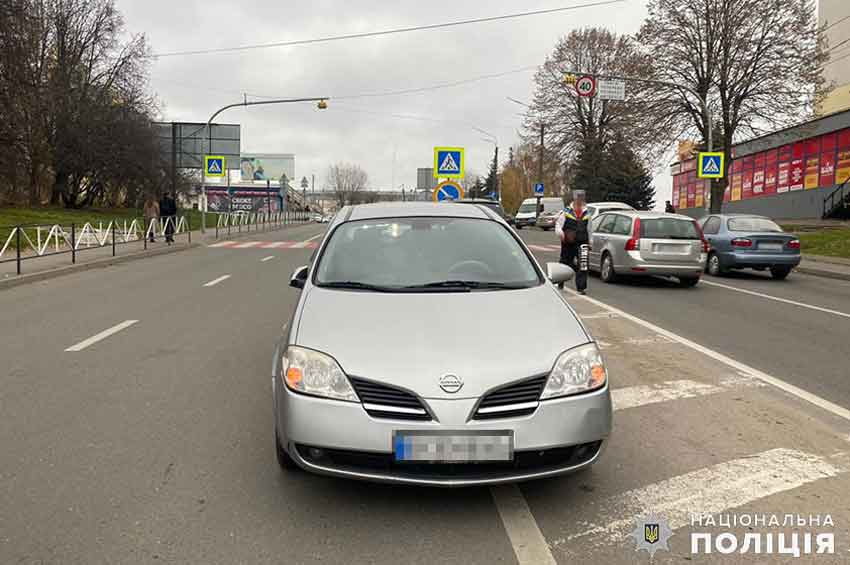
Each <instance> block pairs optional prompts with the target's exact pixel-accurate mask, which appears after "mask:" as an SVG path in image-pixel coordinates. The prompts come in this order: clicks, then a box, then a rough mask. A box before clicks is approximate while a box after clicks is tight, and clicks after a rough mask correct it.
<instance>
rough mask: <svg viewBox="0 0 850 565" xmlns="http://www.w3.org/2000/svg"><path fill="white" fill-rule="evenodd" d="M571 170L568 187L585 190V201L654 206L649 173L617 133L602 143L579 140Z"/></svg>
mask: <svg viewBox="0 0 850 565" xmlns="http://www.w3.org/2000/svg"><path fill="white" fill-rule="evenodd" d="M571 173H572V183H571V186H572V188H573V189H579V190H584V191H586V192H587V200H588V202H605V201H617V202H624V203H626V204H629V205H631V206H633V207H635V208H637V209H638V210H648V209H651V208H652V207H654V206H655V187H653V186H652V176H651V175H650V174H649V172H648V171H647V169H646V167H645V166H644V165H643V163H641V161H640V159H639V158H638V156H637V155H636V154H635V152H634V151H632V149H631V147H629V145H628V143H627V142H626V141H625V139H624V138H623V137H621V136H617V137H615V138H614V139H613V140H612V141H611V142H609V143H608V144H607V146H605V147H602V146H601V144H599V143H597V142H594V141H587V142H585V143H583V144H582V146H581V148H580V150H579V154H578V157H577V158H576V160H575V162H574V163H573V165H572V170H571Z"/></svg>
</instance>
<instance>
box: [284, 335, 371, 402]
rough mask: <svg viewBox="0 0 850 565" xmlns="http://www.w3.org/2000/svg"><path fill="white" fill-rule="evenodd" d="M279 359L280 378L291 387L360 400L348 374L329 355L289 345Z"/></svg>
mask: <svg viewBox="0 0 850 565" xmlns="http://www.w3.org/2000/svg"><path fill="white" fill-rule="evenodd" d="M281 361H282V362H281V365H280V367H281V373H282V377H283V382H285V383H286V386H287V387H289V389H290V390H293V391H295V392H303V393H304V394H312V395H314V396H322V397H325V398H334V399H337V400H347V401H349V402H360V399H358V398H357V393H355V392H354V389H353V388H352V387H351V383H350V382H348V377H346V376H345V373H343V372H342V368H341V367H340V366H339V363H337V362H336V360H335V359H334V358H333V357H331V356H330V355H325V354H324V353H320V352H318V351H313V350H312V349H305V348H303V347H298V346H294V345H291V346H289V347H287V348H286V351H284V353H283V358H282V360H281Z"/></svg>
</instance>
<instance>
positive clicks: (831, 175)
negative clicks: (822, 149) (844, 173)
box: [818, 151, 835, 186]
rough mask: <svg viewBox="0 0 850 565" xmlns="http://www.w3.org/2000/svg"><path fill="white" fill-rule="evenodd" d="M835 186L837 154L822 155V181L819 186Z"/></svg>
mask: <svg viewBox="0 0 850 565" xmlns="http://www.w3.org/2000/svg"><path fill="white" fill-rule="evenodd" d="M833 184H835V153H834V152H832V151H830V152H829V153H822V154H821V156H820V181H819V183H818V186H832V185H833Z"/></svg>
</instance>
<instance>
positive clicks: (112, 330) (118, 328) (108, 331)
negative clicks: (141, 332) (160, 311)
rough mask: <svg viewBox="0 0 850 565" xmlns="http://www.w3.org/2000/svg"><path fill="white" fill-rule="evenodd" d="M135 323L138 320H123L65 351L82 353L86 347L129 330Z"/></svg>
mask: <svg viewBox="0 0 850 565" xmlns="http://www.w3.org/2000/svg"><path fill="white" fill-rule="evenodd" d="M136 323H138V320H124V321H123V322H121V323H120V324H117V325H114V326H112V327H111V328H109V329H106V330H103V331H102V332H100V333H99V334H96V335H93V336H91V337H90V338H88V339H84V340H83V341H81V342H80V343H78V344H76V345H72V346H71V347H69V348H68V349H66V350H65V351H82V350H83V349H85V348H86V347H88V346H90V345H93V344H95V343H97V342H98V341H101V340H104V339H106V338H108V337H109V336H111V335H112V334H117V333H118V332H120V331H121V330H126V329H127V328H129V327H130V326H132V325H133V324H136Z"/></svg>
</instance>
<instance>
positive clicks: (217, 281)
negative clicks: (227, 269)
mask: <svg viewBox="0 0 850 565" xmlns="http://www.w3.org/2000/svg"><path fill="white" fill-rule="evenodd" d="M229 278H230V275H224V276H221V277H218V278H217V279H213V280H211V281H210V282H208V283H206V284H205V285H204V286H206V287H210V286H215V285H217V284H218V283H220V282H221V281H226V280H227V279H229Z"/></svg>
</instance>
